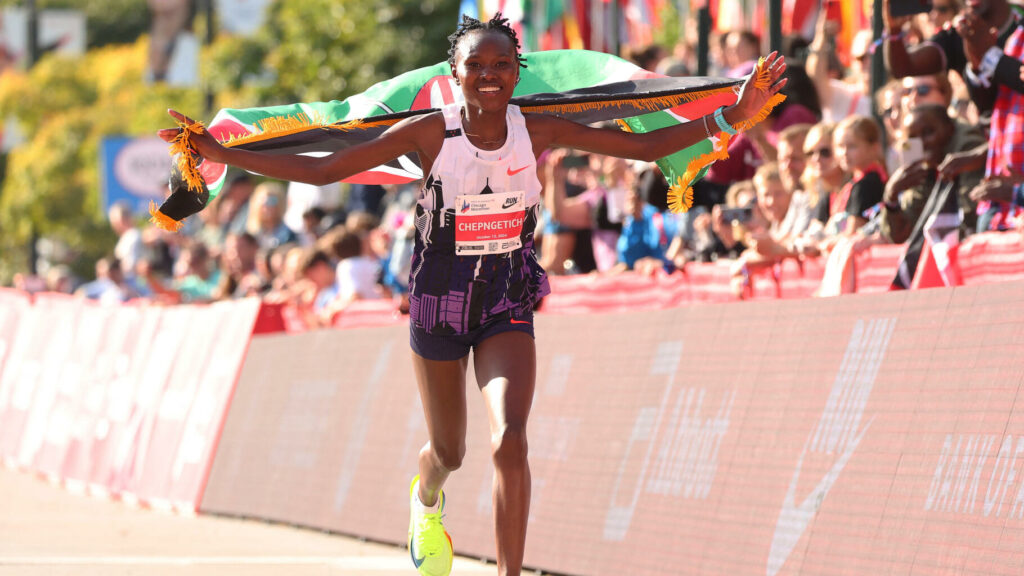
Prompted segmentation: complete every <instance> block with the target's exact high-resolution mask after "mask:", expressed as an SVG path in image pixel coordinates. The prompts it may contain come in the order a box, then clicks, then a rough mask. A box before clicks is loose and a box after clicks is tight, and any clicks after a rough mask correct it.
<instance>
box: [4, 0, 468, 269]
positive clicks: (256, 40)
mask: <svg viewBox="0 0 1024 576" xmlns="http://www.w3.org/2000/svg"><path fill="white" fill-rule="evenodd" d="M6 2H7V0H0V6H2V5H4V4H5V3H6ZM37 5H38V7H39V8H41V9H42V8H47V7H62V8H67V7H72V8H79V9H83V10H85V11H86V13H87V14H88V15H89V18H90V20H89V30H90V32H89V33H90V46H93V48H90V50H89V51H88V52H87V54H86V55H84V56H82V57H80V58H68V57H62V56H58V55H55V54H49V55H46V56H44V57H43V58H42V59H41V60H40V61H39V63H37V64H36V66H35V67H34V68H33V69H32V70H30V71H28V72H25V73H16V72H14V73H7V74H5V75H3V76H2V77H0V118H6V117H9V116H14V117H15V118H17V120H18V122H19V124H20V126H21V127H22V130H23V132H24V133H25V134H27V135H28V136H29V141H28V142H27V143H26V144H25V145H23V146H22V147H20V148H19V149H17V150H15V151H13V152H12V153H11V154H10V155H9V157H8V162H7V166H6V176H5V177H4V180H3V184H2V187H0V283H7V282H9V279H10V277H11V275H12V274H13V272H15V271H18V270H25V269H26V268H27V261H26V260H27V253H28V252H27V249H26V248H25V246H26V245H27V244H28V242H29V238H30V235H31V232H32V230H33V229H34V230H35V232H36V233H38V234H42V235H44V236H47V237H50V238H52V239H54V240H57V241H60V242H63V243H65V244H67V245H68V246H70V247H72V248H73V250H74V251H75V256H76V257H75V258H74V260H73V261H72V264H73V265H75V266H76V272H77V273H79V274H80V275H82V276H85V277H89V276H91V273H92V262H93V261H95V259H96V258H98V257H99V256H101V255H102V254H104V253H105V252H109V251H110V250H111V249H112V248H113V245H114V237H113V234H112V232H111V231H110V230H109V226H108V224H107V222H106V218H105V215H104V214H102V211H101V209H100V206H101V192H100V190H101V188H100V186H101V183H100V174H99V170H100V159H99V150H100V145H101V142H102V139H103V137H104V136H108V135H125V136H138V135H150V134H153V133H154V132H155V131H156V130H157V129H159V128H161V127H166V126H167V125H168V124H169V120H168V117H167V115H166V110H167V108H169V107H173V108H177V109H179V110H182V111H185V112H188V113H191V114H193V115H194V116H196V117H202V116H203V112H204V111H203V109H202V106H203V96H202V90H201V89H198V88H196V89H172V88H168V87H165V86H162V85H150V84H147V83H146V82H145V81H144V71H145V67H146V50H147V40H146V37H145V36H142V37H139V38H137V39H134V40H132V42H131V43H129V44H111V43H110V42H116V41H117V40H119V39H121V37H122V35H125V34H135V33H137V31H139V30H140V29H142V28H145V27H147V26H148V23H146V25H145V26H143V25H141V24H140V23H139V22H138V21H136V20H134V18H136V17H137V16H138V15H139V14H146V18H147V19H148V14H147V13H146V11H145V9H144V7H145V0H105V1H103V2H96V1H86V0H78V1H74V0H49V1H46V0H39V1H38V4H37ZM119 18H120V19H122V20H124V27H123V28H118V25H117V24H116V22H115V21H116V20H118V19H119ZM104 22H106V24H105V23H104ZM455 23H456V9H455V3H453V2H445V1H443V0H303V1H298V0H278V1H276V2H274V3H273V4H272V5H271V7H270V9H269V13H268V16H267V21H266V24H265V26H264V28H263V29H262V30H261V31H260V32H259V33H257V34H256V35H255V36H254V37H252V38H241V37H233V36H230V35H227V34H221V35H219V36H218V37H217V38H216V39H215V41H214V43H213V44H212V45H211V46H208V47H205V48H204V52H203V62H202V66H201V74H202V77H203V79H204V80H203V82H204V89H211V90H213V91H214V93H215V94H216V95H217V96H216V106H217V107H233V108H241V107H247V106H257V105H270V104H280V103H289V102H296V101H313V100H331V99H342V98H345V97H347V96H349V95H352V94H355V93H358V92H361V91H363V90H365V89H366V88H368V87H369V86H370V85H372V84H374V83H376V82H379V81H381V80H385V79H387V78H390V77H392V76H395V75H397V74H399V73H401V72H405V71H407V70H411V69H413V68H416V67H420V66H425V65H428V64H433V63H436V62H439V61H441V60H444V59H445V58H446V54H447V50H448V42H447V39H446V38H447V35H448V34H449V33H450V32H451V31H452V30H453V29H454V27H455ZM205 24H206V23H205V22H204V21H203V18H202V17H200V18H198V20H197V26H196V29H197V32H199V33H200V34H202V32H203V29H204V27H205ZM100 31H102V32H100ZM93 34H96V37H93V36H92V35H93ZM206 120H209V118H206Z"/></svg>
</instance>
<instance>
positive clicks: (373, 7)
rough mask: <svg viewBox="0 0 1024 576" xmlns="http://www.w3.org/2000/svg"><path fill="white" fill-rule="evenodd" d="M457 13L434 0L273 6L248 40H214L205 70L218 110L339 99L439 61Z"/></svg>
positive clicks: (323, 0) (320, 0) (318, 0)
mask: <svg viewBox="0 0 1024 576" xmlns="http://www.w3.org/2000/svg"><path fill="white" fill-rule="evenodd" d="M457 12H458V11H457V8H456V3H454V2H445V1H442V0H306V1H304V2H282V1H278V2H275V3H274V4H273V5H272V6H271V7H270V9H269V10H268V14H267V21H266V24H265V26H264V28H263V30H261V32H260V33H259V34H257V35H256V36H255V37H253V38H248V39H247V38H238V37H230V36H226V35H222V36H221V37H220V38H218V40H217V41H216V43H215V44H214V46H213V47H212V50H211V51H210V59H209V69H208V70H207V71H206V72H207V73H208V77H209V79H210V82H211V84H210V86H211V88H212V89H213V90H214V92H215V93H216V94H218V106H220V107H233V108H241V107H246V106H263V105H272V104H283V103H291V102H309V101H320V100H335V99H337V100H341V99H344V98H346V97H348V96H351V95H352V94H356V93H359V92H362V91H363V90H366V89H367V88H369V87H370V86H371V85H373V84H375V83H377V82H380V81H382V80H386V79H388V78H391V77H393V76H395V75H397V74H400V73H402V72H405V71H408V70H412V69H414V68H419V67H422V66H427V65H430V64H434V63H437V62H439V61H442V60H446V59H447V53H448V40H447V35H448V34H449V33H451V31H452V30H454V28H455V24H456V22H457Z"/></svg>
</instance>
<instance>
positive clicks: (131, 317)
mask: <svg viewBox="0 0 1024 576" xmlns="http://www.w3.org/2000/svg"><path fill="white" fill-rule="evenodd" d="M96 310H98V311H102V312H105V313H106V317H105V319H104V320H105V323H104V326H105V329H104V330H103V334H102V337H101V338H99V339H98V340H97V342H96V343H95V350H94V351H92V354H93V355H92V357H91V358H87V359H86V361H85V363H84V364H83V366H82V373H83V375H82V378H83V380H84V386H83V390H84V391H85V392H84V397H83V398H82V401H81V405H80V409H79V410H78V412H77V413H76V414H75V416H74V419H73V422H72V424H71V437H70V439H69V441H68V445H67V451H66V453H65V457H64V462H63V468H62V472H61V476H62V477H63V478H64V480H65V481H67V482H73V483H79V484H82V485H89V486H92V487H94V488H96V489H100V490H102V491H109V484H108V480H109V478H110V463H111V459H112V452H113V450H114V446H115V445H116V443H117V440H118V439H119V438H120V435H121V433H122V431H123V427H124V426H125V425H126V424H127V420H128V413H129V411H130V406H131V403H132V398H133V397H134V395H135V389H136V386H137V383H138V380H139V378H141V374H140V375H137V376H138V377H139V378H136V379H133V378H132V375H131V374H130V370H131V367H132V365H133V360H134V358H135V357H136V356H142V357H143V358H144V357H145V352H146V345H147V343H148V342H150V341H152V339H153V333H154V331H155V329H156V321H157V319H158V314H159V309H157V308H152V309H150V308H146V307H145V306H134V305H132V306H113V307H100V306H95V305H89V306H87V307H86V309H85V314H83V317H82V319H83V322H89V320H88V313H89V312H90V311H96ZM147 318H149V320H148V321H147ZM87 332H88V331H87V330H83V331H82V333H87Z"/></svg>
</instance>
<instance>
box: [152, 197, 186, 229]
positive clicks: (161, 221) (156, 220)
mask: <svg viewBox="0 0 1024 576" xmlns="http://www.w3.org/2000/svg"><path fill="white" fill-rule="evenodd" d="M149 221H150V223H152V224H155V225H156V227H157V228H160V229H161V230H166V231H168V232H177V231H178V230H181V227H182V226H184V224H185V223H184V222H179V221H177V220H175V219H173V218H171V217H170V216H168V215H166V214H164V213H163V212H161V211H160V210H159V209H158V208H157V206H156V202H153V201H152V200H150V201H149Z"/></svg>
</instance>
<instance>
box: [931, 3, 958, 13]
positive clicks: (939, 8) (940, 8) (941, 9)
mask: <svg viewBox="0 0 1024 576" xmlns="http://www.w3.org/2000/svg"><path fill="white" fill-rule="evenodd" d="M932 12H938V13H939V14H952V13H953V7H952V6H948V5H934V6H932Z"/></svg>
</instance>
